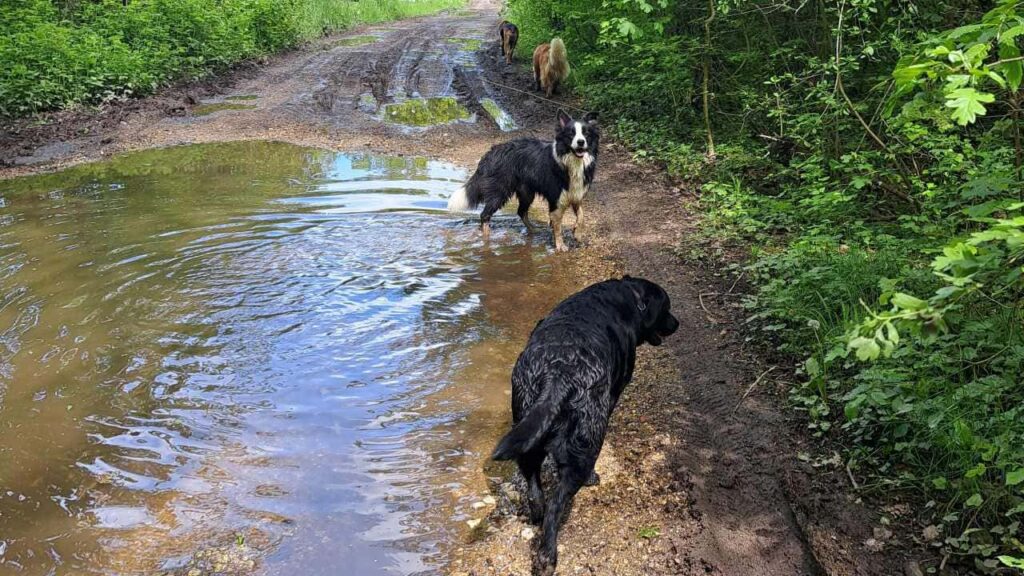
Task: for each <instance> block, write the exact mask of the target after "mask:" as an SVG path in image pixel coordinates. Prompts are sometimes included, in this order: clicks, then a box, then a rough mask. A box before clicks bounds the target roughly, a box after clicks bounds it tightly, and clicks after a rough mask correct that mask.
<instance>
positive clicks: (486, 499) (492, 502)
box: [484, 495, 498, 506]
mask: <svg viewBox="0 0 1024 576" xmlns="http://www.w3.org/2000/svg"><path fill="white" fill-rule="evenodd" d="M497 503H498V501H497V500H495V499H494V496H491V495H487V496H484V504H487V505H488V506H494V505H495V504H497Z"/></svg>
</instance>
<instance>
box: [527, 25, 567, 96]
mask: <svg viewBox="0 0 1024 576" xmlns="http://www.w3.org/2000/svg"><path fill="white" fill-rule="evenodd" d="M567 76H569V57H568V56H566V54H565V44H563V43H562V39H561V38H552V39H551V43H550V44H547V43H545V44H541V45H540V46H537V49H536V50H534V51H533V77H534V79H536V80H537V90H538V91H541V90H543V91H544V93H545V94H546V95H547V97H548V98H550V97H551V94H552V93H553V92H554V91H555V90H556V89H557V88H558V84H559V83H561V82H562V81H563V80H565V78H566V77H567Z"/></svg>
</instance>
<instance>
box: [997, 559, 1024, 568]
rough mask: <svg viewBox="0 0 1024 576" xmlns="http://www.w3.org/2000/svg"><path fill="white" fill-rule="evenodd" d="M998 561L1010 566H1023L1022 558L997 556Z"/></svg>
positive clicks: (1023, 560)
mask: <svg viewBox="0 0 1024 576" xmlns="http://www.w3.org/2000/svg"><path fill="white" fill-rule="evenodd" d="M999 561H1000V562H1002V563H1003V565H1004V566H1009V567H1010V568H1024V558H1014V557H1013V556H999Z"/></svg>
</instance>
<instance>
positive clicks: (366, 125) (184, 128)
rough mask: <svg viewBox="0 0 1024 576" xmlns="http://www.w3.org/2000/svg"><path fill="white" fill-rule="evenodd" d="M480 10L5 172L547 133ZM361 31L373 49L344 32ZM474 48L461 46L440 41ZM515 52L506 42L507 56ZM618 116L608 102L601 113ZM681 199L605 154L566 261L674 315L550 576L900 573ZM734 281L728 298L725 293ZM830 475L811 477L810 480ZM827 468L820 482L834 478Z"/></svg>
mask: <svg viewBox="0 0 1024 576" xmlns="http://www.w3.org/2000/svg"><path fill="white" fill-rule="evenodd" d="M497 8H498V7H497V5H496V4H495V3H494V2H492V1H491V0H474V2H472V4H471V6H470V10H469V11H467V12H465V13H463V14H459V15H440V16H436V17H430V18H421V19H414V20H408V21H404V22H399V23H392V24H385V25H380V26H373V27H366V28H364V29H359V30H354V31H352V32H351V33H349V34H346V35H345V36H344V37H332V38H329V39H324V40H323V41H320V42H318V43H316V44H315V45H313V46H310V47H307V48H306V49H303V50H300V51H295V52H292V53H289V54H285V55H282V56H279V57H276V58H274V59H272V60H271V61H270V62H268V63H266V65H265V66H250V67H249V68H246V69H245V70H242V71H238V72H236V73H234V74H233V75H229V76H228V77H226V79H224V80H222V81H212V82H206V83H203V84H194V85H191V86H187V87H181V88H177V89H173V90H168V91H166V92H165V93H164V94H162V95H159V96H157V97H153V98H150V99H147V100H142V101H136V102H129V103H121V104H115V105H111V106H108V107H107V108H105V109H104V110H101V111H100V112H98V113H97V112H72V113H64V114H61V115H56V116H54V117H53V119H55V120H57V121H56V122H53V123H50V124H48V125H42V126H33V125H32V124H31V123H27V122H26V123H23V124H21V125H18V126H14V127H12V128H11V129H10V130H7V131H5V132H4V134H3V135H2V136H0V159H2V160H3V161H6V165H4V164H5V163H4V162H0V177H5V176H13V175H17V174H23V173H29V172H34V171H40V170H48V169H54V168H58V167H61V166H65V165H68V164H71V163H76V162H81V161H87V160H91V159H97V158H101V157H103V156H107V155H110V154H114V153H118V152H122V151H126V150H134V149H141V148H149V147H155V146H167V145H173V144H181V143H195V142H209V141H227V140H240V139H268V140H281V141H287V142H292V143H295V144H301V145H310V146H320V147H328V148H333V149H338V150H350V151H356V150H358V151H372V152H378V153H389V154H399V155H423V156H430V157H435V158H440V159H445V160H449V161H453V162H457V163H461V164H464V165H466V166H472V165H473V164H474V163H475V162H476V160H477V159H478V158H479V157H480V156H481V155H482V154H483V152H484V151H486V150H487V148H488V147H490V146H491V145H493V144H495V143H497V142H499V141H502V140H504V139H507V138H509V137H510V136H511V135H512V134H508V133H502V132H501V131H500V130H499V129H498V127H497V125H495V124H494V123H493V122H491V121H489V120H487V117H486V115H485V114H484V113H483V110H482V109H481V108H480V106H479V99H480V98H482V97H493V98H495V99H496V100H497V101H498V102H499V103H500V104H501V105H502V106H503V107H504V108H505V109H506V110H510V111H511V112H512V114H513V116H514V118H515V120H516V121H517V122H518V123H519V125H520V126H521V127H522V129H521V130H519V131H518V132H516V133H513V134H532V135H539V136H547V135H548V133H549V132H550V131H551V124H552V119H553V117H554V112H555V109H554V108H553V107H552V106H551V104H550V103H546V102H542V101H540V100H535V99H524V98H525V97H523V96H522V95H521V94H518V93H515V92H508V91H506V92H505V93H502V90H501V89H500V88H498V87H496V85H495V84H493V83H492V82H498V83H500V84H507V85H513V86H517V87H520V88H523V89H529V72H527V71H526V70H525V69H524V68H519V67H513V68H505V67H504V65H503V63H501V62H500V55H499V54H498V49H497V45H496V44H497V43H496V41H495V38H494V37H495V36H496V34H494V33H493V32H494V30H496V25H497V22H498V20H499V18H498V9H497ZM360 36H374V37H376V40H374V41H373V42H371V43H367V44H353V45H346V43H345V42H344V41H343V38H345V37H348V38H351V37H360ZM453 38H454V39H459V38H462V39H466V38H468V39H480V40H482V41H483V47H482V49H481V51H480V52H479V54H473V53H472V51H471V50H467V49H466V48H465V44H464V43H463V44H460V43H459V42H453V41H451V39H453ZM528 48H529V47H526V46H522V47H521V48H520V54H519V59H520V62H523V61H525V60H526V59H527V58H528V53H529V49H528ZM249 95H255V96H257V98H256V99H255V100H251V101H248V100H246V101H241V100H239V101H236V102H238V103H241V104H245V105H253V106H255V108H253V109H245V110H237V111H223V112H218V113H215V114H212V115H209V116H194V115H192V113H191V111H192V110H193V108H194V106H195V104H196V103H198V101H200V100H203V99H206V100H208V101H212V102H227V101H226V100H224V98H225V97H228V96H249ZM368 95H369V96H372V100H373V101H375V102H376V103H377V104H386V103H389V102H392V101H396V100H402V99H403V98H406V97H433V96H455V97H456V98H457V99H458V100H459V102H460V103H462V104H463V105H464V106H465V107H466V108H467V109H469V111H470V112H473V113H475V114H476V115H477V121H476V122H473V123H456V124H449V125H444V126H437V127H433V128H430V129H426V130H412V129H408V128H402V127H397V126H391V125H388V124H386V123H383V122H381V121H380V120H379V116H380V110H379V108H377V107H376V105H374V104H368V102H370V100H371V99H370V98H369V97H368ZM601 112H602V113H603V114H604V115H606V116H609V115H612V114H613V112H614V111H601ZM693 200H694V199H693V197H692V195H691V193H690V191H687V190H685V189H680V188H679V187H677V186H674V185H673V183H672V182H670V181H669V180H668V179H667V177H665V176H664V174H662V173H660V172H659V171H657V170H656V169H654V168H651V167H643V166H637V165H635V164H634V163H633V162H632V161H631V159H630V157H629V155H628V154H627V153H626V151H625V150H623V149H621V148H620V147H616V146H615V145H614V144H612V145H609V146H607V147H606V149H605V150H604V152H603V155H602V157H601V160H600V165H599V169H598V178H597V183H596V186H595V193H594V196H593V197H592V198H590V199H588V204H589V206H590V208H589V209H588V214H590V215H592V216H590V217H591V218H593V221H592V226H591V228H590V232H589V235H588V236H587V241H586V245H585V247H584V248H582V249H581V250H578V251H576V252H574V253H570V254H569V255H567V256H552V257H561V258H572V259H575V260H577V261H578V262H579V263H580V266H579V269H580V274H582V275H586V276H588V277H592V278H590V279H591V280H598V279H601V277H602V276H604V275H607V274H609V273H611V272H628V273H631V274H634V275H642V276H646V277H649V278H651V279H653V280H656V281H659V282H661V283H663V284H664V285H666V286H667V287H668V289H669V291H670V293H671V295H672V298H673V302H674V305H675V309H676V310H677V315H678V316H679V317H680V319H681V320H682V322H683V327H682V329H681V330H680V331H679V335H678V336H677V337H676V338H674V339H672V340H671V341H670V343H669V344H667V345H666V346H664V347H662V348H660V349H657V350H653V349H645V350H644V352H643V353H642V355H641V357H640V366H639V369H638V373H637V378H636V380H635V382H634V383H633V385H632V386H631V388H629V389H628V390H627V396H626V399H625V401H624V404H623V405H622V407H621V408H620V410H619V411H618V412H617V414H616V416H615V418H614V421H613V427H612V431H611V435H610V439H609V447H608V450H607V455H606V457H604V458H603V461H602V464H601V465H602V467H603V468H604V470H603V472H604V473H603V478H604V480H603V483H602V485H601V486H600V487H597V488H593V489H587V490H585V491H584V492H582V493H581V495H580V497H579V498H578V500H577V503H576V506H575V507H574V511H573V513H572V515H571V517H570V519H569V521H568V522H567V525H566V528H565V530H564V532H563V537H562V539H561V544H562V545H563V547H564V550H565V551H564V554H563V556H562V562H561V564H560V570H559V573H560V574H608V575H612V574H615V575H651V574H683V575H690V574H720V575H729V576H751V575H780V576H781V575H803V574H807V575H811V574H815V575H816V574H835V575H839V574H842V575H853V574H865V575H866V574H898V573H902V571H903V568H902V563H903V558H902V557H900V554H899V553H898V550H899V549H900V543H899V542H896V541H888V542H875V543H874V544H873V545H872V547H873V548H878V547H880V548H881V551H880V552H879V551H877V550H876V551H870V550H869V549H868V547H867V546H866V545H865V542H867V541H868V540H869V539H871V538H873V529H874V528H877V527H878V526H877V524H873V515H871V514H869V513H868V512H867V511H866V510H864V509H863V508H862V507H861V506H860V505H859V504H856V503H855V502H853V501H852V499H851V498H850V497H848V496H847V495H846V494H847V491H848V488H847V481H846V478H845V476H844V475H843V474H842V473H840V472H839V471H838V469H836V468H828V467H825V468H822V469H821V470H819V469H813V470H812V469H811V468H810V467H809V466H807V465H805V464H802V463H800V462H799V461H798V460H797V457H796V454H797V452H798V451H800V450H808V448H807V447H806V446H804V440H803V438H802V436H801V434H800V433H799V432H798V431H799V425H798V424H796V423H794V422H791V421H789V420H787V418H786V416H785V414H786V413H785V411H784V410H783V409H781V408H780V407H779V404H780V402H779V400H778V399H777V393H778V392H779V391H780V390H781V385H780V384H777V383H776V382H777V380H776V379H775V378H776V377H778V378H783V377H784V376H783V375H784V373H785V372H786V371H785V369H784V368H779V369H777V370H776V371H774V372H773V373H771V374H769V375H767V376H766V377H765V378H763V379H762V380H760V381H758V382H759V383H758V385H757V387H755V388H753V389H752V390H751V393H750V395H749V396H746V397H745V396H744V395H745V393H746V392H747V391H748V390H750V389H751V385H752V384H753V383H754V382H755V380H756V379H757V377H758V376H759V375H761V374H762V373H763V372H764V370H765V369H766V367H764V366H761V365H760V364H759V363H758V361H757V360H756V358H754V357H753V355H752V354H751V353H750V351H749V350H747V349H746V348H745V346H744V345H743V343H742V342H743V337H742V334H741V332H740V330H741V324H740V323H739V322H738V321H737V311H736V310H735V308H734V307H733V304H734V303H735V302H736V299H735V297H734V293H733V292H732V290H733V289H734V284H733V282H732V280H731V279H729V278H724V277H721V278H720V277H716V276H714V275H713V274H711V273H709V272H707V271H704V270H702V269H700V268H699V267H697V266H691V265H687V264H686V263H685V262H683V261H682V260H680V258H679V257H678V256H677V255H676V252H675V250H676V248H678V247H679V246H680V245H683V244H685V243H686V242H687V241H688V238H690V237H691V236H690V234H691V232H692V227H693V221H694V214H693V211H692V210H691V208H690V207H691V206H692V203H693ZM735 289H736V290H739V289H741V287H736V288H735ZM823 470H824V471H823ZM829 470H831V471H829ZM525 528H526V526H525V525H524V524H522V523H521V522H520V521H519V520H517V519H515V518H512V517H508V516H502V515H501V514H500V513H498V512H496V513H495V514H493V515H492V518H491V522H490V529H489V530H485V531H484V533H485V536H484V537H483V538H482V539H480V540H479V541H476V542H474V543H472V544H466V545H464V546H459V547H457V549H456V550H455V551H454V554H453V558H454V560H453V565H452V569H451V572H452V573H454V574H476V575H483V574H494V575H498V574H501V575H505V574H526V573H528V572H527V571H526V570H525V568H524V567H526V566H528V562H527V554H528V545H527V540H526V539H525V538H524V537H523V531H524V529H525Z"/></svg>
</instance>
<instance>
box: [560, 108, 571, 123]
mask: <svg viewBox="0 0 1024 576" xmlns="http://www.w3.org/2000/svg"><path fill="white" fill-rule="evenodd" d="M569 124H572V116H569V115H568V114H566V112H565V110H562V109H561V108H559V109H558V125H559V126H561V127H562V128H565V127H566V126H568V125H569Z"/></svg>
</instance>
